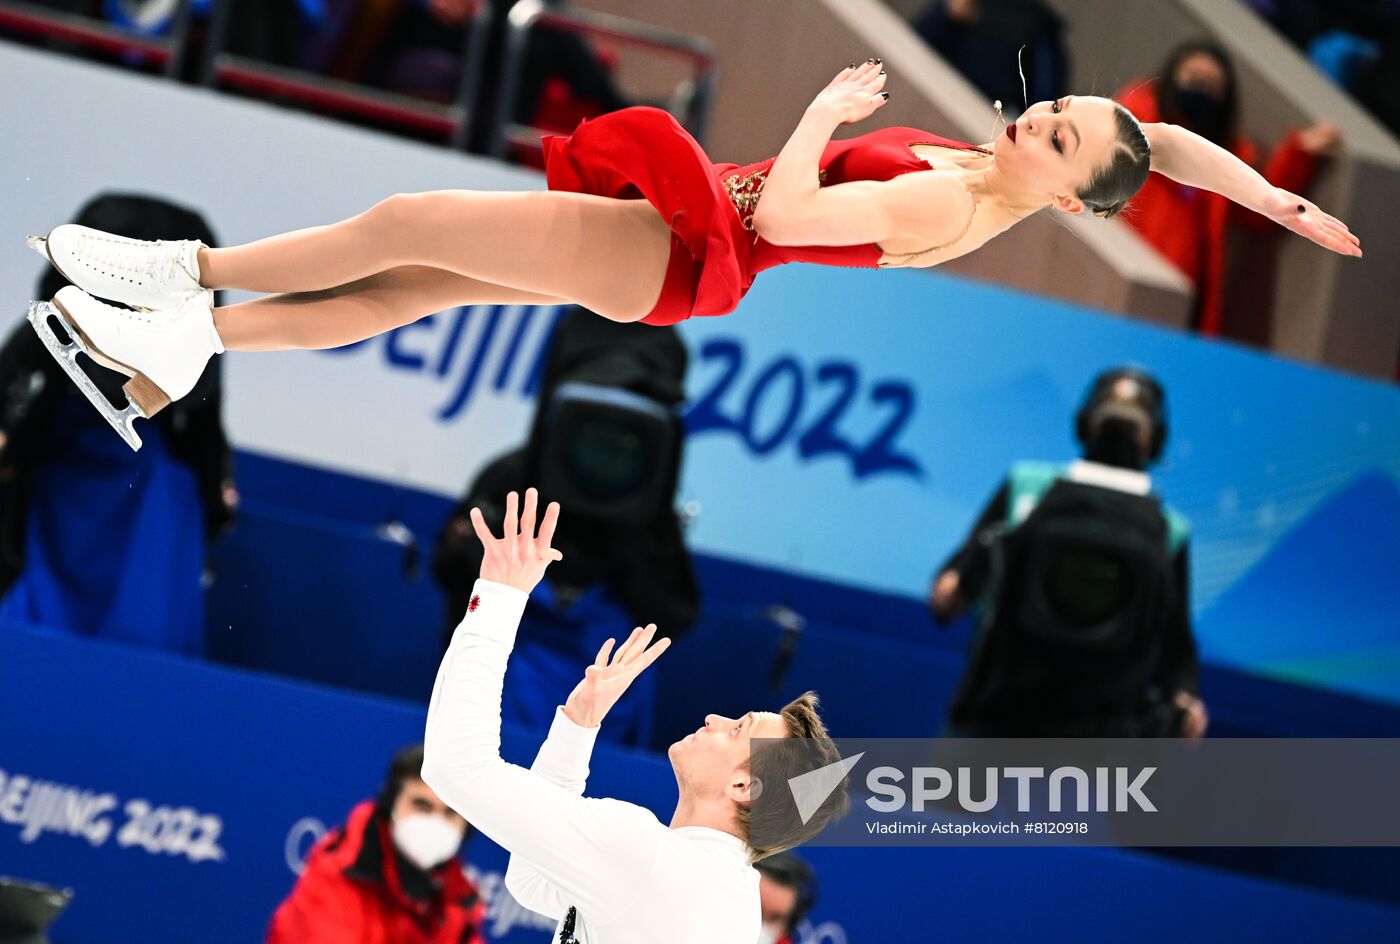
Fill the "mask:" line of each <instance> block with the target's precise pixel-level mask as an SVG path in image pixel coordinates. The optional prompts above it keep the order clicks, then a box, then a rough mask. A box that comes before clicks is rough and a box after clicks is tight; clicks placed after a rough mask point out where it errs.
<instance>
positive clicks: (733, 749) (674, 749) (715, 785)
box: [667, 711, 788, 796]
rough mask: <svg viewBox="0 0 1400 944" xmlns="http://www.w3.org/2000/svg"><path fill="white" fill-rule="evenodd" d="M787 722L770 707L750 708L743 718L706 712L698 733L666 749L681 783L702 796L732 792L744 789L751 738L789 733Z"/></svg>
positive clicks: (780, 735) (772, 736)
mask: <svg viewBox="0 0 1400 944" xmlns="http://www.w3.org/2000/svg"><path fill="white" fill-rule="evenodd" d="M787 734H788V730H787V723H786V722H784V721H783V719H782V716H781V715H776V714H774V713H773V712H771V711H750V712H749V713H748V714H746V715H744V716H743V717H742V718H726V717H724V716H723V715H706V716H705V723H704V724H703V725H701V726H700V728H698V729H697V730H696V731H695V733H693V734H687V735H686V736H685V737H684V738H682V739H681V740H679V741H677V742H676V743H674V744H672V745H671V749H670V750H669V751H668V752H667V753H668V754H669V755H670V758H671V764H672V766H674V767H675V769H676V779H677V780H679V781H680V783H681V785H682V787H684V788H685V789H688V790H692V791H695V792H696V793H697V795H701V796H718V795H723V794H731V795H732V794H733V793H734V792H735V791H736V790H738V791H742V790H743V789H745V787H746V784H747V782H748V772H747V771H746V770H744V769H743V767H744V762H745V761H747V760H748V759H749V741H750V740H752V739H753V738H781V737H787Z"/></svg>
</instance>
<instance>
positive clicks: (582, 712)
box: [564, 623, 671, 728]
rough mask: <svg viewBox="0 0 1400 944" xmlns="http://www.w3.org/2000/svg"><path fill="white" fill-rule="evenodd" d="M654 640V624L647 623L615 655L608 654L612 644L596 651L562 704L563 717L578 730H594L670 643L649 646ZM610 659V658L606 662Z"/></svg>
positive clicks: (610, 651)
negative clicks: (581, 728)
mask: <svg viewBox="0 0 1400 944" xmlns="http://www.w3.org/2000/svg"><path fill="white" fill-rule="evenodd" d="M655 636H656V624H655V623H648V624H647V626H646V628H645V629H643V628H642V627H640V626H638V627H637V628H636V629H634V630H632V635H631V636H628V637H627V641H626V642H624V643H623V644H622V648H621V649H619V650H617V652H616V653H614V652H613V651H612V647H613V643H614V642H615V641H616V640H612V639H609V640H608V641H607V642H605V643H603V648H602V649H599V650H598V658H597V659H595V660H594V661H593V664H592V665H590V666H589V667H588V668H587V669H585V670H584V672H583V681H582V682H579V683H578V685H577V686H576V687H575V688H574V690H573V692H572V693H570V695H569V700H568V701H566V702H565V703H564V714H565V715H566V716H567V717H568V719H569V720H570V721H572V722H573V723H574V724H576V725H578V726H579V727H583V728H596V727H598V726H599V725H600V724H602V723H603V718H604V717H606V716H607V713H608V712H609V711H610V710H612V706H613V705H615V704H617V700H618V699H619V698H621V697H622V694H623V692H625V691H627V687H628V686H629V685H631V684H632V682H633V681H635V680H636V678H637V676H639V675H641V674H642V673H643V672H644V671H646V669H647V667H648V666H650V665H651V664H652V663H653V662H655V661H656V660H657V659H658V658H660V656H661V653H663V652H665V651H666V650H667V648H669V647H670V645H671V640H670V639H662V640H661V641H660V642H658V643H657V644H656V645H654V646H653V645H651V641H652V639H653V638H654V637H655ZM609 656H611V658H609Z"/></svg>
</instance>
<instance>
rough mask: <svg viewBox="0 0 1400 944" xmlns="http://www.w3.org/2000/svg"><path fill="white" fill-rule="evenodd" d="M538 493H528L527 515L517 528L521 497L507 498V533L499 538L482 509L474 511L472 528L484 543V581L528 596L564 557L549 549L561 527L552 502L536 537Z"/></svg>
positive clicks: (557, 508) (505, 526)
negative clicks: (556, 529) (556, 531)
mask: <svg viewBox="0 0 1400 944" xmlns="http://www.w3.org/2000/svg"><path fill="white" fill-rule="evenodd" d="M539 498H540V496H539V493H538V492H536V491H535V490H534V489H533V488H529V489H526V490H525V514H524V515H523V516H521V518H520V520H519V526H518V527H517V522H516V514H517V511H518V509H519V506H520V495H519V494H518V493H516V492H511V493H510V494H509V495H507V496H506V520H505V524H504V529H505V533H504V536H503V537H501V538H497V537H496V536H495V535H493V534H492V533H491V529H490V528H489V527H487V525H486V519H485V518H483V517H482V515H481V509H480V508H473V509H472V527H473V528H475V529H476V536H477V537H478V538H480V539H481V547H482V550H483V551H485V554H484V556H483V557H482V559H481V579H482V580H490V581H492V582H494V583H499V584H505V585H506V586H507V587H514V588H515V589H517V590H521V591H523V592H525V593H529V592H531V591H532V590H534V589H535V585H536V584H538V583H539V582H540V580H541V578H543V577H544V572H545V569H546V568H548V567H549V565H550V564H552V563H554V562H555V561H557V560H563V559H564V555H563V554H561V553H559V551H558V550H556V549H555V548H552V547H550V546H549V545H550V542H551V541H553V540H554V529H555V527H556V526H557V525H558V524H559V503H558V502H550V503H549V507H548V508H546V509H545V512H544V520H543V521H542V522H540V532H539V535H538V536H536V535H535V510H536V508H537V507H538V505H539Z"/></svg>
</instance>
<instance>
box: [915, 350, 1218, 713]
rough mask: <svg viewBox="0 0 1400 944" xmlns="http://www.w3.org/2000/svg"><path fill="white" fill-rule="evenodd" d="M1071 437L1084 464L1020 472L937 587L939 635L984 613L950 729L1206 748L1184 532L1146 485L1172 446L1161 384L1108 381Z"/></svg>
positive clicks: (1096, 388) (1026, 466) (1118, 376)
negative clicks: (972, 611) (1164, 740)
mask: <svg viewBox="0 0 1400 944" xmlns="http://www.w3.org/2000/svg"><path fill="white" fill-rule="evenodd" d="M1076 432H1077V434H1078V437H1079V439H1080V442H1081V443H1082V444H1083V446H1084V458H1083V459H1081V460H1079V461H1077V462H1073V463H1070V464H1069V465H1067V466H1065V465H1055V464H1049V463H1036V462H1020V463H1017V464H1016V465H1015V466H1013V467H1012V469H1011V472H1010V473H1009V474H1008V476H1007V479H1006V481H1005V482H1003V484H1002V485H1001V487H1000V488H999V489H998V490H997V492H996V494H995V496H993V498H992V501H991V503H990V504H989V505H988V506H987V508H986V509H985V510H984V511H983V513H982V515H981V517H980V518H979V519H978V521H977V524H976V525H975V526H974V527H973V529H972V533H971V535H969V537H968V539H967V541H966V543H965V544H964V545H963V546H962V547H961V548H959V549H958V551H957V552H955V553H954V554H953V556H952V557H951V558H949V560H948V561H947V563H945V564H944V566H943V567H942V569H941V570H940V572H939V574H938V576H937V578H936V579H935V581H934V584H933V588H932V590H931V591H930V594H929V606H930V609H931V610H932V611H933V613H934V616H935V617H936V618H937V619H938V620H939V621H940V622H947V621H948V620H951V619H953V618H954V617H956V616H958V615H960V614H961V613H963V612H964V611H966V610H967V609H968V608H969V607H970V606H972V605H973V604H976V605H977V610H978V612H977V616H976V620H977V630H976V634H975V638H974V642H973V650H972V653H971V658H970V660H969V664H968V666H967V669H966V671H965V674H964V676H963V679H962V683H961V685H960V686H959V689H958V692H957V695H956V696H955V698H954V702H953V706H952V710H951V712H950V715H949V719H948V726H947V730H948V732H949V733H950V734H960V735H969V736H977V737H1139V736H1171V735H1179V736H1185V737H1200V736H1202V735H1203V734H1204V733H1205V729H1206V724H1207V715H1206V710H1205V704H1204V703H1203V702H1202V701H1201V699H1200V697H1199V695H1198V682H1197V663H1196V644H1195V640H1194V638H1193V636H1192V633H1191V611H1190V583H1189V581H1190V570H1189V553H1190V551H1189V548H1190V537H1189V527H1188V525H1187V523H1186V520H1185V519H1184V518H1182V517H1181V516H1180V515H1179V514H1177V513H1176V512H1174V511H1173V510H1172V509H1170V508H1169V507H1167V506H1166V505H1164V504H1163V503H1162V502H1161V500H1160V499H1159V498H1158V497H1157V496H1156V495H1155V494H1154V493H1153V491H1152V481H1151V479H1150V478H1149V477H1148V475H1147V473H1146V471H1145V470H1146V469H1147V467H1148V465H1149V464H1150V463H1152V462H1153V461H1155V460H1156V459H1157V458H1158V457H1159V456H1160V455H1161V452H1162V447H1163V446H1164V445H1165V443H1166V436H1167V414H1166V395H1165V392H1164V391H1163V389H1162V386H1161V384H1159V383H1158V382H1157V381H1156V380H1155V379H1154V378H1153V377H1151V376H1150V375H1148V374H1146V373H1144V372H1143V371H1140V370H1136V369H1133V368H1119V369H1115V370H1110V371H1106V372H1104V373H1103V374H1101V375H1099V377H1098V378H1097V379H1096V380H1095V381H1094V383H1093V384H1092V386H1091V387H1090V389H1089V393H1088V395H1087V397H1086V398H1085V401H1084V404H1083V406H1082V407H1081V408H1080V410H1079V413H1078V415H1077V417H1076Z"/></svg>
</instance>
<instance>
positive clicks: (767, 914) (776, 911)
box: [754, 852, 817, 944]
mask: <svg viewBox="0 0 1400 944" xmlns="http://www.w3.org/2000/svg"><path fill="white" fill-rule="evenodd" d="M754 868H756V869H758V900H759V907H760V908H761V909H762V911H763V931H762V933H761V935H760V937H759V939H758V944H797V928H798V926H799V925H800V924H801V923H802V922H803V921H805V920H806V919H807V916H808V915H809V914H811V913H812V908H813V907H814V906H815V905H816V903H817V875H816V873H815V872H813V871H812V867H811V866H810V865H808V864H807V861H806V860H805V859H803V858H802V857H801V856H799V855H797V854H796V853H794V852H779V853H777V854H776V855H771V856H769V857H768V858H766V859H760V860H758V861H757V862H755V863H754Z"/></svg>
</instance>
